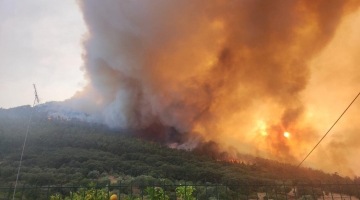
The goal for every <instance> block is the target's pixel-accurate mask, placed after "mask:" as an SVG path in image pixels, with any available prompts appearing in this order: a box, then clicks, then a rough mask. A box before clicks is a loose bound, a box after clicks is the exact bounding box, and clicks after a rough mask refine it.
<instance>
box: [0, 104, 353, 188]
mask: <svg viewBox="0 0 360 200" xmlns="http://www.w3.org/2000/svg"><path fill="white" fill-rule="evenodd" d="M32 111H33V113H34V114H33V118H32V123H31V126H30V131H29V135H28V140H27V144H26V149H25V153H24V157H23V165H22V169H21V175H20V181H22V182H26V183H29V184H37V185H47V184H66V183H72V184H87V183H88V182H90V181H94V180H100V181H108V180H109V179H111V180H112V181H116V180H117V181H134V180H135V181H136V180H140V179H141V180H155V179H159V178H161V179H166V181H168V182H174V181H180V180H186V181H191V182H205V181H206V182H213V183H227V184H244V183H247V184H262V183H272V182H274V180H278V181H282V180H284V179H287V180H288V181H309V180H312V181H319V180H321V181H340V182H345V181H348V182H351V181H352V180H351V179H350V178H348V177H346V178H344V177H340V176H338V175H337V174H326V173H324V172H322V171H320V170H313V169H305V168H301V169H299V170H298V171H296V173H293V171H294V169H295V166H292V165H289V164H283V163H279V162H275V161H271V160H267V159H262V158H253V161H252V162H251V163H230V162H226V161H217V160H216V159H214V158H211V157H210V156H206V155H200V154H199V153H197V152H190V151H185V150H178V149H171V148H168V147H166V146H162V145H160V144H157V143H153V142H149V141H145V140H142V139H139V138H135V137H132V136H131V135H130V134H126V133H120V132H119V131H114V130H111V129H109V128H107V127H106V126H103V125H101V124H89V123H85V122H81V121H79V120H76V119H72V120H64V119H61V118H48V116H47V113H46V112H43V111H42V110H41V109H40V108H39V107H35V108H31V107H30V106H22V107H17V108H12V109H0V184H6V183H9V182H12V181H14V180H15V179H16V171H17V167H18V164H19V159H20V153H21V148H22V144H23V141H24V137H25V132H26V127H27V123H28V119H29V116H30V114H31V112H32Z"/></svg>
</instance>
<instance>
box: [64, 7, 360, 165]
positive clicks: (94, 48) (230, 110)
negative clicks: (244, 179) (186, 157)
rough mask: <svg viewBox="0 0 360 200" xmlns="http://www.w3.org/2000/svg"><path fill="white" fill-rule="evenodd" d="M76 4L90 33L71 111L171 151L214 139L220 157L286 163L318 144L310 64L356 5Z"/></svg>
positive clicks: (71, 101) (85, 43)
mask: <svg viewBox="0 0 360 200" xmlns="http://www.w3.org/2000/svg"><path fill="white" fill-rule="evenodd" d="M79 4H80V7H81V10H82V12H83V15H84V19H85V22H86V24H87V27H88V30H89V34H88V36H87V37H86V39H85V42H84V49H85V53H84V55H83V59H84V71H85V74H86V77H87V79H88V80H89V84H88V86H87V87H86V88H85V89H84V91H82V92H79V93H78V94H76V96H75V97H74V98H73V99H71V100H69V101H68V103H71V104H73V105H75V106H74V107H76V108H78V109H82V110H84V111H86V112H87V113H89V114H90V115H94V116H97V117H98V118H99V119H101V120H102V121H103V122H104V123H106V124H108V125H110V126H112V127H120V128H128V129H136V130H139V132H141V135H143V136H144V137H148V138H155V137H162V138H163V140H165V141H167V140H169V143H172V142H174V141H175V142H177V143H175V144H172V146H175V147H176V146H177V145H180V144H183V145H184V144H186V145H188V147H194V146H196V145H197V144H198V142H201V141H210V140H213V141H216V142H217V143H218V144H219V148H220V149H227V147H228V146H235V147H236V149H237V150H240V151H247V152H252V153H253V152H254V151H256V152H258V153H261V152H266V153H268V154H269V155H273V156H275V157H276V158H277V159H283V160H287V161H289V160H296V159H297V158H298V157H299V156H302V155H303V154H304V151H306V148H302V150H301V151H300V152H299V151H295V150H294V148H295V147H296V149H299V148H298V147H307V146H308V145H309V144H310V145H311V144H312V142H314V141H315V140H316V139H317V138H318V136H319V135H318V134H317V133H316V131H315V129H314V128H313V125H312V123H309V122H308V121H307V118H306V117H307V113H306V112H307V105H306V99H304V97H303V95H302V94H303V92H304V91H305V89H306V87H307V84H308V82H309V79H310V74H311V73H310V72H311V71H310V68H309V62H310V61H311V60H312V59H313V58H314V57H315V56H317V55H318V54H319V52H321V50H323V48H324V47H325V46H326V45H327V44H328V43H329V41H331V39H332V38H333V36H334V33H335V30H336V29H337V27H338V25H339V23H340V22H341V20H342V18H343V16H345V15H346V14H348V13H350V12H352V11H355V8H357V7H358V5H359V2H358V1H345V0H294V1H280V0H271V1H265V0H238V1H227V0H211V1H206V2H205V1H200V0H191V1H190V0H182V1H179V0H166V1H165V0H162V1H160V0H151V1H150V0H149V1H128V0H123V1H110V0H103V1H98V0H83V1H79ZM140 130H141V131H140ZM284 132H289V133H290V135H291V137H284V136H283V134H284ZM169 135H170V136H169ZM169 137H170V139H169ZM171 138H172V139H171ZM289 138H292V140H290V139H289ZM171 140H173V141H171Z"/></svg>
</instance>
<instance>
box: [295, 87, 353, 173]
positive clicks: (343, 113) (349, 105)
mask: <svg viewBox="0 0 360 200" xmlns="http://www.w3.org/2000/svg"><path fill="white" fill-rule="evenodd" d="M359 95H360V92H359V94H357V95H356V97H355V98H354V100H352V102H351V103H350V104H349V106H348V107H347V108H346V109H345V110H344V112H343V113H342V114H341V115H340V117H339V118H338V119H337V120H336V121H335V123H334V124H333V125H332V126H331V127H330V129H329V130H328V131H327V132H326V133H325V135H324V136H323V137H322V138H321V139H320V141H319V142H318V143H317V144H316V145H315V146H314V148H313V149H312V150H311V151H310V152H309V153H308V155H306V157H305V158H304V160H302V161H301V162H300V164H299V165H298V166H297V167H296V169H295V171H296V170H297V169H298V168H299V167H300V165H301V164H302V163H303V162H304V161H305V160H306V159H307V158H308V157H309V156H310V154H311V153H312V152H313V151H314V150H315V149H316V147H317V146H318V145H319V144H320V142H321V141H322V140H323V139H324V138H325V137H326V136H327V134H328V133H329V132H330V131H331V129H332V128H333V127H334V126H335V124H336V123H337V122H338V121H339V120H340V119H341V117H342V116H343V115H344V114H345V113H346V111H347V110H348V109H349V108H350V107H351V105H352V104H353V103H354V102H355V100H356V99H357V98H358V97H359Z"/></svg>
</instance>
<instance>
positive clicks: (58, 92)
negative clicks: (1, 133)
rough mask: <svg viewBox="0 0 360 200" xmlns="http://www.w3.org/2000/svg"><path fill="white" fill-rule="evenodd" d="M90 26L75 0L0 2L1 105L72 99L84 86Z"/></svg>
mask: <svg viewBox="0 0 360 200" xmlns="http://www.w3.org/2000/svg"><path fill="white" fill-rule="evenodd" d="M85 34H86V27H85V24H84V21H83V19H82V15H81V13H80V10H79V7H78V5H77V3H76V2H75V1H74V0H62V1H52V0H31V1H19V0H1V1H0V96H1V98H0V107H3V108H9V107H16V106H20V105H26V104H32V101H33V99H34V98H33V96H34V95H33V88H32V84H33V83H35V84H36V86H37V89H38V93H39V95H40V98H41V101H42V102H47V101H60V100H64V99H67V98H70V97H71V96H72V95H73V94H74V93H75V92H76V91H77V90H80V89H81V88H82V86H83V85H85V83H86V82H85V80H84V78H83V72H82V71H81V66H82V63H83V62H82V59H81V54H82V45H81V42H82V38H83V37H84V35H85Z"/></svg>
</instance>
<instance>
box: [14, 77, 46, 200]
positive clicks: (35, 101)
mask: <svg viewBox="0 0 360 200" xmlns="http://www.w3.org/2000/svg"><path fill="white" fill-rule="evenodd" d="M33 85H34V90H35V99H34V103H33V107H32V110H31V114H30V118H29V122H28V125H27V128H26V134H25V139H24V144H23V147H22V151H21V156H20V163H19V167H18V172H17V175H16V181H15V187H14V193H13V197H12V200H14V198H15V193H16V186H17V183H18V180H19V174H20V168H21V162H22V158H23V155H24V149H25V145H26V140H27V136H28V134H29V127H30V122H31V119H32V115H33V113H34V106H35V104H36V103H40V101H39V96H38V94H37V91H36V86H35V84H33Z"/></svg>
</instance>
